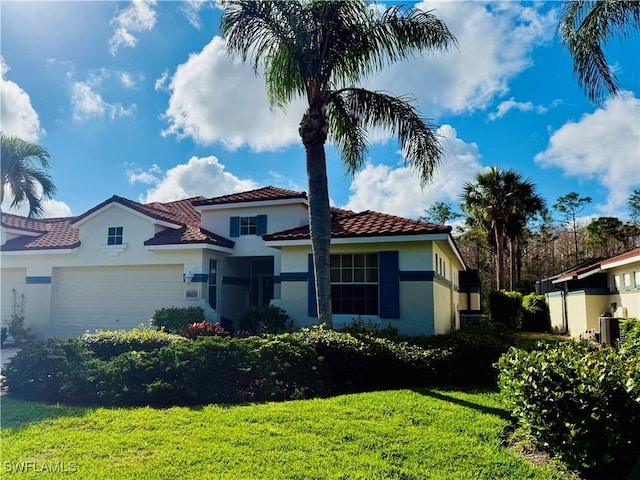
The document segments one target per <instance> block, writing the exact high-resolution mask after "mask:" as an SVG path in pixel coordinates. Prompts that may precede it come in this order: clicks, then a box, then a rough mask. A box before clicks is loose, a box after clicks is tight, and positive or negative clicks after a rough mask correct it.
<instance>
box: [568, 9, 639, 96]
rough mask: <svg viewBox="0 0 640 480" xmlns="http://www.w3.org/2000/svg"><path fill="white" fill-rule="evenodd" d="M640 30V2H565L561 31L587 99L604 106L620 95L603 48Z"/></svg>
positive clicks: (616, 81) (618, 85)
mask: <svg viewBox="0 0 640 480" xmlns="http://www.w3.org/2000/svg"><path fill="white" fill-rule="evenodd" d="M638 29H640V1H638V0H629V1H616V0H599V1H595V0H579V1H570V2H565V3H564V6H563V10H562V20H561V22H560V25H559V27H558V30H559V33H560V37H561V39H562V42H563V44H564V46H565V47H566V48H567V50H568V51H569V53H570V54H571V56H572V57H573V71H574V74H575V76H576V78H577V80H578V83H579V85H580V86H581V88H582V89H583V90H584V91H585V93H586V94H587V97H588V98H589V99H590V100H591V101H593V102H595V103H601V102H602V100H603V99H604V98H605V97H606V95H607V94H608V95H612V96H615V95H619V94H620V92H621V86H620V84H619V81H618V79H617V77H616V75H615V73H614V72H613V70H612V69H611V67H610V66H609V64H608V62H607V59H606V55H605V53H604V47H605V46H606V45H607V43H608V41H609V40H610V39H611V38H613V37H615V36H618V37H621V38H625V37H626V36H627V35H628V34H629V33H630V32H631V31H632V30H638Z"/></svg>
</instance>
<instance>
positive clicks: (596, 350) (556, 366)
mask: <svg viewBox="0 0 640 480" xmlns="http://www.w3.org/2000/svg"><path fill="white" fill-rule="evenodd" d="M498 365H499V368H500V376H499V381H498V383H499V386H500V389H501V391H502V393H503V395H504V399H505V403H506V406H507V407H508V408H509V410H510V411H511V413H512V415H513V416H514V418H515V419H516V420H517V422H518V423H519V424H520V425H521V426H522V427H524V429H525V431H526V432H528V433H529V434H530V435H531V436H532V438H533V439H534V441H535V442H536V443H537V444H538V445H540V446H541V447H543V448H545V449H548V450H550V451H551V452H553V453H554V454H557V455H559V456H561V458H562V459H563V460H564V461H565V462H566V463H567V465H568V466H569V467H570V468H577V469H581V470H583V471H584V472H586V474H587V475H588V476H589V477H592V478H610V479H615V478H627V476H628V474H629V473H630V471H631V469H632V468H633V466H634V464H635V463H636V462H637V461H638V459H640V428H639V426H640V400H639V399H640V356H639V355H633V354H630V353H629V352H625V351H624V350H621V351H618V350H616V349H615V348H612V347H608V346H600V345H595V344H591V343H588V342H575V341H572V342H564V343H561V344H557V345H553V346H551V345H543V344H541V345H540V346H539V349H538V350H534V351H531V352H525V351H523V350H517V349H511V350H510V351H509V352H508V353H507V354H505V355H504V356H503V357H502V358H501V359H500V361H499V363H498Z"/></svg>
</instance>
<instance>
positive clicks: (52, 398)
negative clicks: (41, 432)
mask: <svg viewBox="0 0 640 480" xmlns="http://www.w3.org/2000/svg"><path fill="white" fill-rule="evenodd" d="M99 368H100V362H99V361H98V360H95V359H94V358H93V354H92V353H91V352H90V351H89V350H88V349H87V348H86V347H85V345H84V344H83V342H82V341H81V340H79V339H67V340H61V339H50V340H47V341H46V342H40V343H37V344H27V345H24V346H23V347H22V349H21V350H20V351H19V352H18V353H17V354H16V355H15V356H14V357H12V358H11V361H10V362H9V364H8V365H7V366H6V367H5V369H4V375H5V380H4V386H6V387H7V389H8V391H9V393H11V395H15V396H16V397H18V398H23V399H25V400H33V401H40V402H63V403H68V404H90V403H93V402H94V401H95V400H96V397H95V390H94V388H93V386H94V384H93V382H94V380H95V377H96V375H97V374H98V371H99Z"/></svg>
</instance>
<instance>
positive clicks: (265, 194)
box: [193, 185, 307, 206]
mask: <svg viewBox="0 0 640 480" xmlns="http://www.w3.org/2000/svg"><path fill="white" fill-rule="evenodd" d="M289 198H304V199H306V198H307V194H306V192H296V191H294V190H286V189H284V188H278V187H272V186H271V185H269V186H268V187H264V188H259V189H257V190H251V191H249V192H240V193H232V194H230V195H224V196H222V197H215V198H208V199H203V200H196V201H194V202H193V205H194V206H202V205H224V204H227V203H249V202H261V201H267V200H285V199H289Z"/></svg>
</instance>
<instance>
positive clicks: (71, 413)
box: [0, 394, 92, 432]
mask: <svg viewBox="0 0 640 480" xmlns="http://www.w3.org/2000/svg"><path fill="white" fill-rule="evenodd" d="M90 410H92V408H91V407H75V406H74V407H72V406H67V405H61V404H47V403H42V402H31V401H27V400H18V399H16V398H12V397H11V396H10V395H6V394H5V395H2V396H0V427H2V428H3V429H5V428H8V429H11V430H12V431H14V432H16V431H18V430H20V429H22V428H26V427H28V426H29V425H31V424H33V423H38V422H41V421H45V420H53V419H56V418H59V417H82V416H84V415H85V413H87V411H90Z"/></svg>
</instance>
